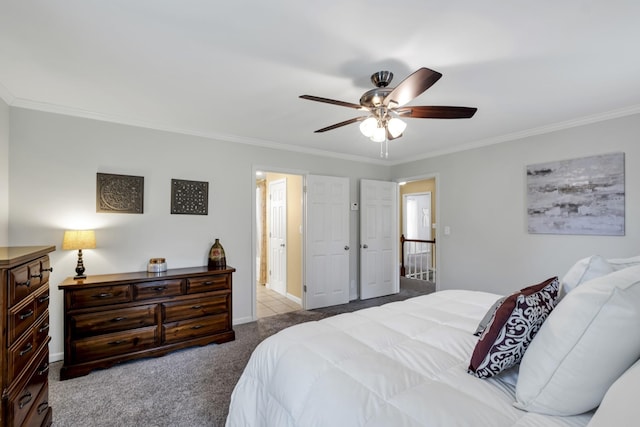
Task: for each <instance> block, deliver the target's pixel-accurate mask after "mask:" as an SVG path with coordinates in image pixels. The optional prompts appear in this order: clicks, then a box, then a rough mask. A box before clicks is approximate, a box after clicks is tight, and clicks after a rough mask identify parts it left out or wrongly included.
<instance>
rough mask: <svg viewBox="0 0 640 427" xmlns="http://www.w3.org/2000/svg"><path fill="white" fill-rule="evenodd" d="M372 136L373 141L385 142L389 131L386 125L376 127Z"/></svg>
mask: <svg viewBox="0 0 640 427" xmlns="http://www.w3.org/2000/svg"><path fill="white" fill-rule="evenodd" d="M370 138H371V140H372V141H373V142H384V140H385V139H387V132H386V130H385V128H384V127H376V128H375V129H374V130H373V134H372V135H371V137H370Z"/></svg>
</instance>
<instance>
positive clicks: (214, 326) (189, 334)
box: [162, 313, 230, 344]
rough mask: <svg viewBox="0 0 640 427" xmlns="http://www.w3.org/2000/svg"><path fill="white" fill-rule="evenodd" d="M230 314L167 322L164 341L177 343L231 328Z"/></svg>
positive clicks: (164, 328) (164, 329)
mask: <svg viewBox="0 0 640 427" xmlns="http://www.w3.org/2000/svg"><path fill="white" fill-rule="evenodd" d="M229 328H230V326H229V314H228V313H225V314H218V315H216V316H206V317H199V318H197V319H191V320H183V321H180V322H173V323H166V324H164V325H163V328H162V329H163V338H164V342H165V343H167V344H169V343H175V342H180V341H184V340H187V339H189V338H196V337H200V336H203V335H210V334H215V333H218V332H224V331H227V330H229Z"/></svg>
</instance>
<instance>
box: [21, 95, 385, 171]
mask: <svg viewBox="0 0 640 427" xmlns="http://www.w3.org/2000/svg"><path fill="white" fill-rule="evenodd" d="M11 106H12V107H16V108H24V109H27V110H36V111H44V112H47V113H54V114H62V115H66V116H72V117H81V118H85V119H92V120H98V121H103V122H109V123H116V124H121V125H127V126H135V127H140V128H146V129H153V130H159V131H163V132H171V133H177V134H182V135H189V136H197V137H201V138H207V139H214V140H217V141H224V142H234V143H239V144H246V145H253V146H257V147H263V148H271V149H275V150H283V151H291V152H298V153H304V154H311V155H315V156H322V157H331V158H335V159H340V160H349V161H355V162H360V163H372V164H378V165H386V166H389V162H388V161H384V160H378V159H371V158H367V157H361V156H356V155H350V154H341V153H335V152H332V151H325V150H319V149H316V148H308V147H299V146H295V145H290V144H282V143H279V142H274V141H269V140H262V139H258V138H248V137H243V136H239V135H232V134H224V133H219V132H202V131H199V130H193V129H182V128H176V127H170V126H165V125H160V124H158V123H152V122H146V121H143V120H136V119H131V118H128V117H126V118H125V117H122V116H117V115H113V114H104V113H98V112H94V111H90V110H83V109H80V108H72V107H65V106H61V105H57V104H50V103H45V102H38V101H32V100H28V99H23V98H14V101H13V102H12V104H11Z"/></svg>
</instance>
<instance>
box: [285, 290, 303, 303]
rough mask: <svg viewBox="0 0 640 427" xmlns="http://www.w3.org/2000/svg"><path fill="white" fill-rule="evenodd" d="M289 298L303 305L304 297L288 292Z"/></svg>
mask: <svg viewBox="0 0 640 427" xmlns="http://www.w3.org/2000/svg"><path fill="white" fill-rule="evenodd" d="M287 298H288V299H290V300H291V301H293V302H295V303H297V304H300V306H302V298H298V297H297V296H295V295H291V294H289V293H288V294H287Z"/></svg>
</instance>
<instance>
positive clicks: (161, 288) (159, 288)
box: [153, 286, 167, 292]
mask: <svg viewBox="0 0 640 427" xmlns="http://www.w3.org/2000/svg"><path fill="white" fill-rule="evenodd" d="M166 289H167V287H166V286H156V287H155V288H153V290H154V291H156V292H162V291H164V290H166Z"/></svg>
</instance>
